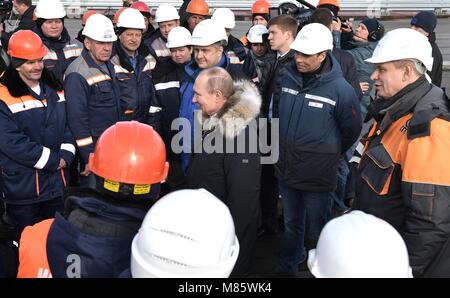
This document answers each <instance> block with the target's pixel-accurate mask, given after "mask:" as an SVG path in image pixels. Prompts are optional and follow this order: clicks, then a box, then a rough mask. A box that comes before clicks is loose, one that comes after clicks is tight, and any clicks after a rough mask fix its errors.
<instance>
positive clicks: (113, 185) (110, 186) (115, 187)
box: [103, 179, 120, 192]
mask: <svg viewBox="0 0 450 298" xmlns="http://www.w3.org/2000/svg"><path fill="white" fill-rule="evenodd" d="M103 187H104V188H105V189H107V190H109V191H112V192H119V188H120V183H119V182H115V181H111V180H107V179H105V181H104V182H103Z"/></svg>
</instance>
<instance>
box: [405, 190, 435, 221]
mask: <svg viewBox="0 0 450 298" xmlns="http://www.w3.org/2000/svg"><path fill="white" fill-rule="evenodd" d="M434 198H435V185H433V184H424V183H413V184H412V195H411V207H410V208H411V212H412V213H414V214H416V215H417V216H419V217H420V218H423V219H425V220H431V219H432V216H433V205H434Z"/></svg>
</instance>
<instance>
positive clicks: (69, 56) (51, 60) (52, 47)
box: [34, 26, 83, 82]
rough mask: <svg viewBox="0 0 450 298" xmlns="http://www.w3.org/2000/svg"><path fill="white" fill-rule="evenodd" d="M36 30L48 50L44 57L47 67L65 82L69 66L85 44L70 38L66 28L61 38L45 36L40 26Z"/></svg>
mask: <svg viewBox="0 0 450 298" xmlns="http://www.w3.org/2000/svg"><path fill="white" fill-rule="evenodd" d="M34 31H35V32H36V33H37V34H38V35H39V36H40V37H41V39H42V42H43V43H44V45H45V47H46V48H47V51H48V52H47V55H45V57H44V65H45V67H47V69H48V70H51V71H52V72H53V73H54V74H55V76H56V78H57V79H58V80H59V81H60V82H63V79H64V73H65V72H66V69H67V67H69V65H70V63H72V62H73V61H74V60H75V59H76V58H77V57H78V56H80V55H81V51H82V50H83V45H82V44H81V43H80V42H78V41H77V40H75V39H72V38H70V36H69V33H68V32H67V29H66V28H64V29H63V31H62V33H61V38H60V39H57V40H56V39H54V38H49V37H47V36H45V35H44V33H43V32H42V30H41V28H40V27H39V26H36V27H34Z"/></svg>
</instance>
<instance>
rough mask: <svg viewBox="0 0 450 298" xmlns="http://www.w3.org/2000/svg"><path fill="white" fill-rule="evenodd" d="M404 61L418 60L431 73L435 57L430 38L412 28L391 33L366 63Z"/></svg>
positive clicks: (379, 44)
mask: <svg viewBox="0 0 450 298" xmlns="http://www.w3.org/2000/svg"><path fill="white" fill-rule="evenodd" d="M404 59H417V60H419V61H420V62H422V63H423V65H425V67H426V68H427V69H428V70H430V71H431V69H432V68H433V57H432V49H431V45H430V42H429V41H428V38H427V37H426V36H425V35H423V34H421V33H419V32H417V31H415V30H413V29H410V28H400V29H395V30H392V31H389V32H388V33H387V34H386V35H385V36H384V37H383V38H382V39H381V40H380V41H379V42H378V44H377V47H376V48H375V51H374V52H373V54H372V57H371V58H369V59H367V60H366V62H369V63H385V62H390V61H397V60H404Z"/></svg>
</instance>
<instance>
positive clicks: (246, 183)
mask: <svg viewBox="0 0 450 298" xmlns="http://www.w3.org/2000/svg"><path fill="white" fill-rule="evenodd" d="M193 89H194V98H193V99H192V102H193V103H194V104H196V105H198V107H199V108H200V109H201V111H202V113H203V118H204V121H203V126H202V128H203V130H202V139H201V140H195V143H199V145H200V146H201V148H196V150H195V153H193V154H192V159H191V163H190V166H189V171H188V177H187V180H188V187H189V188H194V189H196V188H205V189H206V190H208V191H209V192H211V193H212V194H214V195H215V196H217V197H218V198H219V199H221V200H222V201H223V202H224V203H225V204H226V205H227V206H228V207H229V208H230V212H231V215H232V216H233V220H234V223H235V229H236V235H237V237H238V239H239V244H240V253H239V258H238V260H237V263H236V266H235V267H234V270H233V272H232V275H231V276H234V277H236V276H241V277H242V276H246V275H248V274H249V270H250V267H251V261H252V255H253V248H254V245H255V242H256V237H257V228H258V210H259V201H258V198H259V189H260V173H261V165H260V155H259V153H258V150H257V147H258V146H257V144H254V143H251V141H252V140H254V141H256V138H253V139H252V138H251V136H253V137H254V136H257V127H256V122H255V119H256V117H257V116H258V114H259V111H260V107H261V96H260V95H259V93H258V89H257V88H256V86H255V85H253V83H251V82H249V81H245V80H241V81H233V79H232V78H231V76H230V74H228V72H227V71H226V70H225V69H223V68H221V67H213V68H209V69H206V70H204V71H202V72H201V73H200V75H199V76H198V77H197V79H196V80H195V84H194V87H193Z"/></svg>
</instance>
